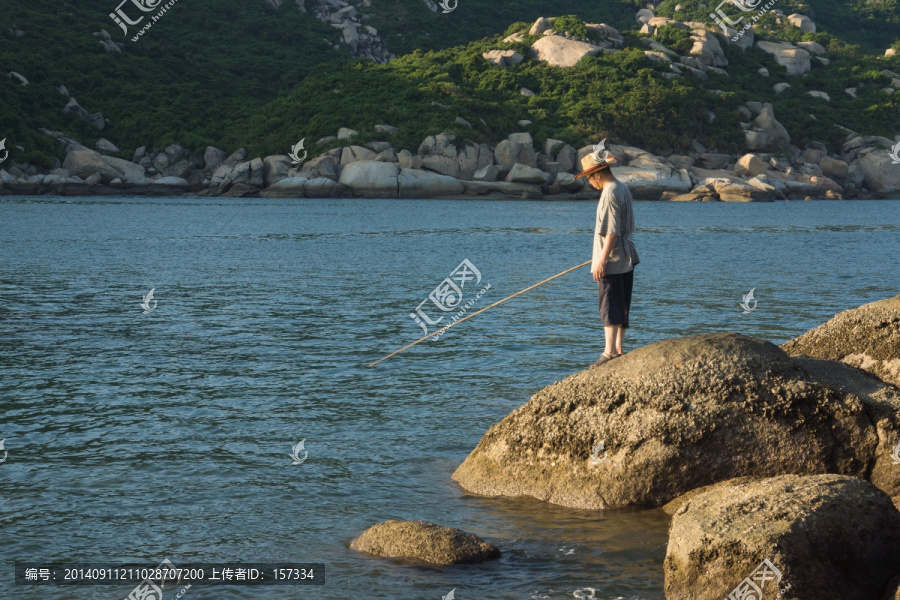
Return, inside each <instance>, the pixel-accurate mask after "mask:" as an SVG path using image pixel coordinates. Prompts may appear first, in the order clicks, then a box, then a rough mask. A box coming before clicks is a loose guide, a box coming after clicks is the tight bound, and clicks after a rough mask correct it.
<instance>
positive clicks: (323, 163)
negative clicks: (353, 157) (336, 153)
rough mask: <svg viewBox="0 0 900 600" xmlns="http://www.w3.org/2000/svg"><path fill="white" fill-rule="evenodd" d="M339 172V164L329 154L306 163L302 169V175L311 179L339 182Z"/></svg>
mask: <svg viewBox="0 0 900 600" xmlns="http://www.w3.org/2000/svg"><path fill="white" fill-rule="evenodd" d="M337 171H338V168H337V163H336V161H335V160H334V157H333V156H330V155H328V154H324V155H322V156H317V157H316V158H314V159H312V160H309V161H306V162H305V163H303V166H302V167H301V173H303V175H304V176H306V177H308V178H310V179H315V178H317V177H327V178H328V179H332V180H337Z"/></svg>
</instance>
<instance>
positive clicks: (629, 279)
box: [597, 270, 634, 327]
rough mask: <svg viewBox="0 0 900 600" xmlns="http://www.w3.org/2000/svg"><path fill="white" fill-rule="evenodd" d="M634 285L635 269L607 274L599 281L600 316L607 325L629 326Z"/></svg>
mask: <svg viewBox="0 0 900 600" xmlns="http://www.w3.org/2000/svg"><path fill="white" fill-rule="evenodd" d="M632 287H634V270H631V271H628V272H627V273H619V274H617V275H607V276H606V277H604V278H603V279H601V280H600V281H599V282H598V283H597V289H598V290H599V293H600V318H601V319H602V320H603V325H604V326H605V327H609V326H611V325H618V326H619V327H628V313H629V311H630V310H631V288H632Z"/></svg>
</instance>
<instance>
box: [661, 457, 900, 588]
mask: <svg viewBox="0 0 900 600" xmlns="http://www.w3.org/2000/svg"><path fill="white" fill-rule="evenodd" d="M763 561H767V562H763ZM898 564H900V512H898V511H897V510H896V509H895V508H894V506H893V505H892V504H891V502H890V500H889V499H888V498H887V496H886V495H885V494H884V493H883V492H882V491H880V490H878V489H877V488H875V487H874V486H872V485H871V484H870V483H868V482H866V481H863V480H861V479H856V478H853V477H846V476H843V475H813V476H807V477H803V476H798V475H783V476H780V477H772V478H769V479H762V480H754V481H736V482H733V481H728V482H724V483H721V484H719V485H717V486H713V487H712V488H711V489H710V490H707V491H705V492H703V493H701V494H697V495H694V496H693V497H692V498H690V499H689V500H687V501H686V502H685V503H684V504H683V505H682V506H681V507H680V508H679V509H678V511H677V512H676V513H675V515H674V517H673V518H672V524H671V526H670V528H669V543H668V546H667V549H666V559H665V563H664V570H665V590H666V598H668V599H670V600H676V599H677V600H681V599H684V600H687V599H688V598H690V599H691V600H713V599H715V600H721V598H725V597H729V598H731V597H733V596H729V594H730V593H731V592H732V591H733V590H736V589H746V590H753V589H754V586H756V588H757V589H759V590H761V592H762V594H760V595H754V596H737V597H741V598H744V597H747V598H749V597H753V598H760V597H762V598H775V597H776V596H777V594H778V592H779V590H785V591H786V592H787V593H785V594H784V595H783V596H782V597H785V598H795V599H797V600H819V599H821V598H841V600H873V599H876V598H880V597H881V594H882V592H883V590H884V589H885V586H886V585H887V584H888V581H889V580H890V579H891V577H893V576H895V575H897V572H898V571H900V567H898ZM763 571H764V572H765V574H763ZM748 580H749V581H748Z"/></svg>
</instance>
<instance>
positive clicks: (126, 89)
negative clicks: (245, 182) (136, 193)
mask: <svg viewBox="0 0 900 600" xmlns="http://www.w3.org/2000/svg"><path fill="white" fill-rule="evenodd" d="M117 4H118V2H117V1H115V0H79V1H77V2H75V1H73V0H61V1H58V0H54V1H51V0H30V1H29V2H27V3H26V2H17V3H8V5H7V6H5V7H4V26H3V28H2V29H0V72H2V73H4V74H5V73H8V72H9V71H16V72H18V73H21V74H22V75H24V76H25V77H26V78H27V79H28V80H29V85H28V86H24V87H23V86H21V85H18V84H17V83H13V82H12V80H9V83H5V84H4V85H2V86H0V103H2V106H3V109H2V111H0V139H2V138H4V137H6V138H7V147H8V148H11V149H12V153H11V156H12V158H13V159H15V160H20V161H24V160H29V161H40V162H43V163H44V164H47V163H48V162H49V155H50V154H51V153H52V154H56V155H57V156H62V154H61V151H60V148H59V147H58V145H57V144H56V142H55V141H54V140H52V139H51V138H49V137H47V136H44V135H42V134H40V133H38V131H37V129H38V128H39V127H46V128H48V129H55V130H63V131H65V132H67V133H68V134H70V135H72V136H74V137H76V138H78V139H79V140H81V141H82V142H83V143H85V144H87V145H93V144H94V142H96V140H97V139H99V137H101V136H103V137H107V138H109V139H110V140H113V141H114V142H115V143H116V144H117V145H119V147H121V148H132V149H133V148H135V147H138V146H141V145H144V144H147V145H150V146H157V147H164V146H165V145H166V144H169V143H175V142H177V143H181V144H183V145H185V146H190V147H191V148H192V149H194V150H195V151H196V150H202V149H203V148H204V147H205V146H206V145H207V144H213V143H217V142H219V141H220V140H221V132H222V129H223V128H224V127H226V126H228V125H229V124H231V123H237V122H240V121H241V119H244V118H246V117H248V116H249V115H251V114H253V112H255V111H256V110H258V109H259V108H260V107H261V106H263V105H264V104H265V103H266V102H268V101H270V100H272V99H274V98H276V97H277V96H278V95H280V94H284V93H286V92H287V91H288V90H290V89H291V88H293V86H294V85H296V84H297V83H298V82H300V81H302V80H303V79H304V78H305V77H306V75H307V74H308V73H309V71H310V70H311V69H312V68H314V67H315V65H316V64H320V63H324V62H329V63H331V64H333V65H334V66H335V67H336V68H339V67H340V65H341V64H342V63H347V62H349V61H350V60H351V58H352V57H351V56H350V53H349V51H347V50H342V51H340V52H338V51H336V50H334V49H333V48H332V47H331V46H330V45H329V43H328V42H326V40H329V41H330V42H332V43H336V42H337V40H338V35H339V33H338V32H337V30H335V29H334V28H333V27H329V26H328V25H325V24H324V23H322V22H320V21H318V20H316V19H314V18H313V17H310V16H308V15H306V14H303V13H300V12H299V11H297V10H296V6H295V5H293V3H286V4H285V5H284V6H282V8H281V9H280V10H278V11H276V10H274V9H272V8H270V7H269V6H267V5H266V4H265V3H264V2H262V1H261V0H260V1H258V2H256V1H253V2H248V1H246V0H215V2H211V3H210V4H207V3H198V2H188V1H184V0H182V1H181V2H178V3H176V4H175V5H174V6H173V7H172V8H171V9H170V10H169V11H168V12H167V13H166V14H165V15H163V16H162V18H161V19H160V20H159V22H157V23H156V24H155V25H154V26H153V28H152V29H150V30H149V31H148V32H147V33H146V34H145V35H144V36H143V37H141V38H140V39H139V41H138V42H132V41H131V39H130V37H128V38H126V37H124V35H123V34H122V31H121V29H119V28H118V26H116V25H115V23H113V21H112V20H111V19H110V18H109V16H108V15H109V13H110V12H112V10H113V9H114V8H115V7H116V6H117ZM7 28H11V29H14V30H15V29H18V30H21V31H23V32H24V36H22V37H18V38H17V37H14V36H13V35H12V34H10V32H9V31H7ZM101 28H102V29H106V30H107V31H108V32H109V33H110V34H111V35H112V37H113V40H115V41H117V42H120V43H122V44H124V45H125V50H124V51H123V52H120V53H119V52H113V53H107V52H106V51H105V50H104V48H103V46H101V44H100V42H99V40H98V38H96V37H93V36H92V35H91V33H92V32H95V31H100V29H101ZM261 31H264V32H265V35H259V32H261ZM132 35H133V34H132ZM60 85H64V86H65V87H66V88H67V89H68V91H69V93H70V94H71V95H72V96H73V97H74V98H76V99H77V100H78V102H79V104H80V105H81V106H82V107H84V109H85V110H87V111H88V112H89V113H95V112H102V113H103V115H104V117H106V118H108V119H111V120H112V125H111V126H110V127H109V128H107V129H106V130H105V131H103V132H98V131H97V130H96V129H94V128H93V127H91V126H90V125H88V124H86V123H85V122H83V121H80V120H78V119H77V118H75V117H74V116H72V115H69V114H64V113H63V112H62V108H63V107H64V106H65V104H66V102H68V98H66V97H65V96H63V95H61V94H60V92H59V91H57V88H58V87H59V86H60ZM15 145H20V146H23V147H25V148H27V150H26V152H25V153H24V154H23V153H21V152H19V151H18V150H16V149H14V146H15ZM128 158H131V155H130V153H128Z"/></svg>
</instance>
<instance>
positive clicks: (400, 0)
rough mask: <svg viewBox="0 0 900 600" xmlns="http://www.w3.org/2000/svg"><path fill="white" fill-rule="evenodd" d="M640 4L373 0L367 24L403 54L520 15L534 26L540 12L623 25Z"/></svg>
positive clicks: (450, 42) (621, 0) (449, 42)
mask: <svg viewBox="0 0 900 600" xmlns="http://www.w3.org/2000/svg"><path fill="white" fill-rule="evenodd" d="M642 5H643V2H642V1H641V0H608V1H605V2H596V1H595V0H556V1H555V2H552V3H548V2H543V1H541V0H517V1H516V2H497V1H496V0H459V3H458V4H457V6H456V8H455V9H454V10H453V12H452V13H450V14H443V13H442V12H441V11H438V12H436V13H433V12H431V11H429V10H428V9H427V8H426V7H425V3H424V1H423V0H372V10H373V11H374V13H375V16H374V17H373V18H372V19H371V20H370V21H367V24H369V25H371V26H372V27H375V28H376V29H378V32H379V34H381V35H382V36H383V37H384V38H385V41H386V42H387V47H388V48H389V49H390V50H391V52H393V53H394V54H396V55H398V56H399V55H401V54H407V53H410V52H413V51H415V50H422V51H428V50H439V49H442V48H448V47H450V46H456V45H459V44H463V43H466V42H469V41H472V40H477V39H480V38H483V37H487V36H490V35H495V34H496V33H498V32H499V31H502V30H503V28H504V27H506V26H507V24H508V23H514V22H518V21H521V22H523V23H524V22H527V23H528V25H529V26H531V24H532V23H534V21H535V19H537V18H538V17H555V16H557V15H578V16H579V17H580V18H581V19H583V20H584V21H586V22H588V23H601V22H602V23H607V24H609V25H612V26H613V27H616V28H617V29H623V28H627V27H631V26H633V24H634V13H635V11H636V10H637V9H638V8H640V6H642ZM571 33H573V35H575V33H574V32H571Z"/></svg>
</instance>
